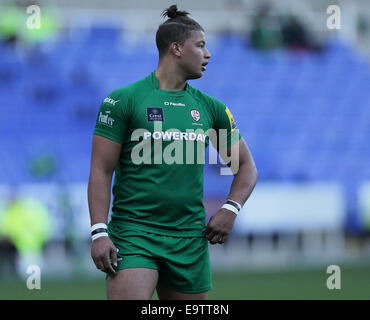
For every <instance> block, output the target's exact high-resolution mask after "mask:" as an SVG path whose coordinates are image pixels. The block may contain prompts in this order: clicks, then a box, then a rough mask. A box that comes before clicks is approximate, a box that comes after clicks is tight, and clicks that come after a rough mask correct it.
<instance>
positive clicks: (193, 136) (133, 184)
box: [94, 72, 241, 236]
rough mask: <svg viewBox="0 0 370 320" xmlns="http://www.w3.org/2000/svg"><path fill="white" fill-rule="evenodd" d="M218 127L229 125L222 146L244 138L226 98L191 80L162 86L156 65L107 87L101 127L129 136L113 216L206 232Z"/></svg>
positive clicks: (118, 138)
mask: <svg viewBox="0 0 370 320" xmlns="http://www.w3.org/2000/svg"><path fill="white" fill-rule="evenodd" d="M153 120H156V121H153ZM136 129H138V130H136ZM211 129H215V130H216V132H217V133H218V132H219V129H223V130H224V132H225V137H224V139H221V135H219V136H218V138H219V139H218V140H219V145H220V148H222V147H223V148H225V147H226V146H230V145H232V144H234V143H236V142H238V141H239V139H240V138H241V135H240V133H239V130H238V129H237V127H236V125H235V122H234V120H233V118H232V115H231V113H230V111H228V109H227V107H226V106H225V105H224V104H223V103H221V102H220V101H218V100H217V99H215V98H212V97H210V96H208V95H206V94H204V93H202V92H201V91H199V90H197V89H195V88H193V87H191V86H190V85H187V86H186V90H184V91H166V90H161V89H158V81H157V79H156V76H155V73H154V72H152V73H151V74H150V75H149V76H147V77H146V78H144V79H142V80H140V81H137V82H135V83H132V84H130V85H128V86H126V87H123V88H121V89H118V90H115V91H113V92H112V93H111V94H110V95H108V97H107V98H106V99H104V101H103V103H102V104H101V108H100V110H99V113H98V118H97V121H96V128H95V131H94V134H96V135H100V136H104V137H106V138H108V139H111V140H113V141H115V142H118V143H120V144H122V151H121V155H120V159H119V163H118V165H117V167H116V170H115V180H114V186H113V196H114V200H113V208H112V220H113V221H115V223H117V222H119V223H122V224H123V225H132V226H134V227H135V228H136V229H140V230H145V231H148V232H154V233H160V234H164V235H175V236H176V235H177V236H199V235H202V230H203V228H204V227H205V208H204V205H203V169H204V163H205V153H206V148H207V146H208V145H209V137H208V133H210V132H211V131H209V130H211ZM138 132H139V133H138ZM137 133H138V134H137ZM135 137H136V138H135ZM144 137H146V138H144ZM135 139H136V140H135ZM161 146H162V147H161ZM140 161H141V163H140ZM171 161H172V163H171Z"/></svg>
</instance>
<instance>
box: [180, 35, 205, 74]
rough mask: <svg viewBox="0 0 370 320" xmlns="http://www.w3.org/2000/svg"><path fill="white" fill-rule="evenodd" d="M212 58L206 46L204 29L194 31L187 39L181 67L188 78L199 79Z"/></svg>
mask: <svg viewBox="0 0 370 320" xmlns="http://www.w3.org/2000/svg"><path fill="white" fill-rule="evenodd" d="M210 58H211V55H210V53H209V51H208V50H207V48H206V38H205V34H204V32H203V31H192V32H191V36H190V38H188V39H186V41H185V43H184V46H183V54H182V57H181V62H180V63H181V67H182V69H183V70H184V72H185V74H186V76H187V79H197V78H200V77H201V76H202V75H203V72H204V71H205V70H206V68H205V66H206V65H207V64H208V59H210Z"/></svg>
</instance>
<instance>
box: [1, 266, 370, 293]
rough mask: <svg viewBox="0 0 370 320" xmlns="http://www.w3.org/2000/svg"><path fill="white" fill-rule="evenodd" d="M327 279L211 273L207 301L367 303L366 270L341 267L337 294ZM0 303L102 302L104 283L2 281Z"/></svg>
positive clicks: (321, 273) (369, 276)
mask: <svg viewBox="0 0 370 320" xmlns="http://www.w3.org/2000/svg"><path fill="white" fill-rule="evenodd" d="M329 276H330V275H328V274H326V268H321V269H314V270H304V271H303V270H302V271H297V270H295V271H285V272H234V273H214V274H213V285H214V289H213V290H212V291H211V292H210V293H209V299H220V300H228V299H238V300H247V299H370V268H369V266H366V267H360V266H359V267H342V268H341V289H340V290H336V289H334V290H329V289H327V287H326V280H327V278H328V277H329ZM156 298H157V297H156V295H155V296H154V299H156ZM0 299H72V300H74V299H105V280H104V277H102V279H99V280H77V279H75V280H72V279H70V280H63V281H62V280H59V281H56V280H48V279H45V280H41V290H28V289H27V287H26V283H25V281H24V282H23V281H19V280H17V281H10V280H4V279H1V280H0Z"/></svg>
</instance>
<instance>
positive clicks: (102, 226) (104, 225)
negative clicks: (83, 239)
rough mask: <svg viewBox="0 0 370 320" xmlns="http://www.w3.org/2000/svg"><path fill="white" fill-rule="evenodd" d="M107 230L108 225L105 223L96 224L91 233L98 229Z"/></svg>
mask: <svg viewBox="0 0 370 320" xmlns="http://www.w3.org/2000/svg"><path fill="white" fill-rule="evenodd" d="M100 228H103V229H107V228H108V227H107V225H106V224H105V223H95V224H94V225H93V226H91V232H93V231H95V230H96V229H100Z"/></svg>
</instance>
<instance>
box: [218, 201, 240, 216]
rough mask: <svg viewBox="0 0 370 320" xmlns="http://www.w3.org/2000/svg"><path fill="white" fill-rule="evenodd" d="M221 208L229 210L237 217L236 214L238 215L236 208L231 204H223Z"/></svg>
mask: <svg viewBox="0 0 370 320" xmlns="http://www.w3.org/2000/svg"><path fill="white" fill-rule="evenodd" d="M221 208H224V209H227V210H230V211H232V212H234V213H235V214H236V215H238V213H239V210H238V209H237V208H235V207H234V206H232V205H231V204H227V203H225V204H224V205H223V206H222V207H221Z"/></svg>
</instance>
